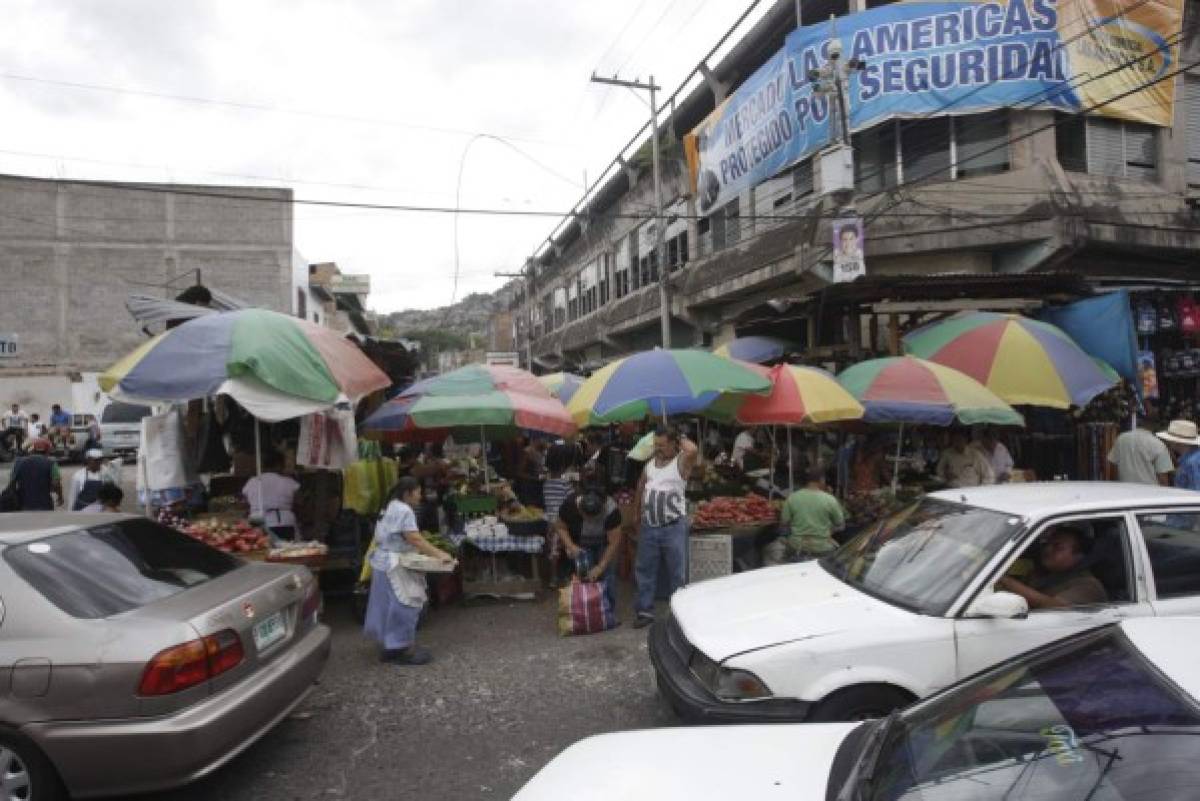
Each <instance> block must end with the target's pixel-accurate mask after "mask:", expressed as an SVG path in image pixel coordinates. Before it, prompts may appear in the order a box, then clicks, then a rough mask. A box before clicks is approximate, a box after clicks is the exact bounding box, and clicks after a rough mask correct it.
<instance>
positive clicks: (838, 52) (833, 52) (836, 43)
mask: <svg viewBox="0 0 1200 801" xmlns="http://www.w3.org/2000/svg"><path fill="white" fill-rule="evenodd" d="M841 57H842V40H841V39H832V40H830V42H829V58H830V59H839V58H841Z"/></svg>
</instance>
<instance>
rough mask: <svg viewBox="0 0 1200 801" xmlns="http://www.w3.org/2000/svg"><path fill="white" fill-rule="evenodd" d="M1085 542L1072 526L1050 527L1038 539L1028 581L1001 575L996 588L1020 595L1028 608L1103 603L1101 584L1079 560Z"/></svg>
mask: <svg viewBox="0 0 1200 801" xmlns="http://www.w3.org/2000/svg"><path fill="white" fill-rule="evenodd" d="M1086 542H1087V540H1086V537H1085V535H1084V533H1083V531H1081V530H1080V529H1078V528H1076V527H1075V526H1070V525H1058V526H1055V527H1053V528H1051V529H1050V531H1048V532H1047V533H1046V534H1044V535H1042V537H1041V538H1040V540H1039V542H1038V552H1037V566H1036V567H1035V568H1034V570H1033V573H1032V574H1030V576H1029V579H1028V581H1022V580H1021V579H1017V578H1014V577H1012V576H1005V577H1004V578H1002V579H1000V581H999V582H997V584H996V589H998V590H1004V591H1005V592H1011V593H1015V594H1017V595H1020V596H1021V597H1022V598H1024V599H1025V600H1026V601H1027V602H1028V603H1029V608H1030V609H1061V608H1064V607H1068V606H1088V605H1090V604H1101V603H1104V602H1105V601H1107V600H1108V593H1107V591H1105V589H1104V585H1103V584H1101V583H1100V580H1099V579H1097V578H1096V577H1095V576H1093V575H1092V574H1091V572H1090V571H1089V570H1088V569H1087V567H1086V566H1084V564H1083V560H1084V556H1085V554H1086V550H1087V547H1086Z"/></svg>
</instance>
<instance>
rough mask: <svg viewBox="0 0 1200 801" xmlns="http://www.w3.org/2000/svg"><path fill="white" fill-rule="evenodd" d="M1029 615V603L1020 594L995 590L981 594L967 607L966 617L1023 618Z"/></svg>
mask: <svg viewBox="0 0 1200 801" xmlns="http://www.w3.org/2000/svg"><path fill="white" fill-rule="evenodd" d="M1028 615H1029V604H1028V602H1026V600H1025V599H1024V598H1022V597H1021V596H1020V595H1017V594H1015V593H1011V592H993V593H989V594H988V595H983V596H980V597H979V598H976V599H975V602H974V603H972V604H971V605H970V606H968V607H967V611H966V617H990V618H998V619H1011V618H1023V617H1027V616H1028Z"/></svg>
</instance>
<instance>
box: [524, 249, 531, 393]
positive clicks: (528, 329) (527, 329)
mask: <svg viewBox="0 0 1200 801" xmlns="http://www.w3.org/2000/svg"><path fill="white" fill-rule="evenodd" d="M525 369H526V370H528V371H529V372H531V373H532V372H533V266H532V265H530V266H529V267H528V268H527V269H526V275H525Z"/></svg>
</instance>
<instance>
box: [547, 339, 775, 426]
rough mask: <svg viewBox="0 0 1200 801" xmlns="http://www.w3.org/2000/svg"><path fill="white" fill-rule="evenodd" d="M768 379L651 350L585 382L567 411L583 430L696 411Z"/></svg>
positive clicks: (762, 387) (692, 356)
mask: <svg viewBox="0 0 1200 801" xmlns="http://www.w3.org/2000/svg"><path fill="white" fill-rule="evenodd" d="M770 389H771V382H770V381H768V380H767V379H766V378H765V377H763V376H761V375H759V374H757V373H755V372H754V371H753V370H749V369H747V368H746V367H745V366H743V365H741V364H738V363H737V362H734V361H732V360H730V359H725V358H722V357H720V356H717V355H715V354H712V353H709V352H707V351H703V350H662V349H655V350H648V351H643V352H642V353H635V354H634V355H632V356H626V357H625V358H623V359H617V360H616V361H614V362H611V363H609V364H607V365H605V366H604V367H602V368H600V370H598V371H597V372H596V373H595V374H594V375H592V376H591V377H590V378H588V379H587V381H585V382H583V386H581V387H580V388H579V391H578V392H576V393H575V396H574V397H573V398H571V402H570V403H569V404H567V409H568V411H569V412H570V413H571V417H572V418H573V419H574V420H575V422H576V423H577V424H578V425H580V426H584V425H603V424H606V423H619V422H624V421H627V420H640V419H642V418H643V417H646V416H647V415H655V416H661V415H673V414H686V413H691V412H697V411H700V410H702V409H704V408H705V407H706V406H708V405H709V404H711V403H712V402H713V401H714V400H716V399H717V396H718V395H719V394H720V393H725V392H729V393H761V394H765V393H767V392H769V391H770Z"/></svg>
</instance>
